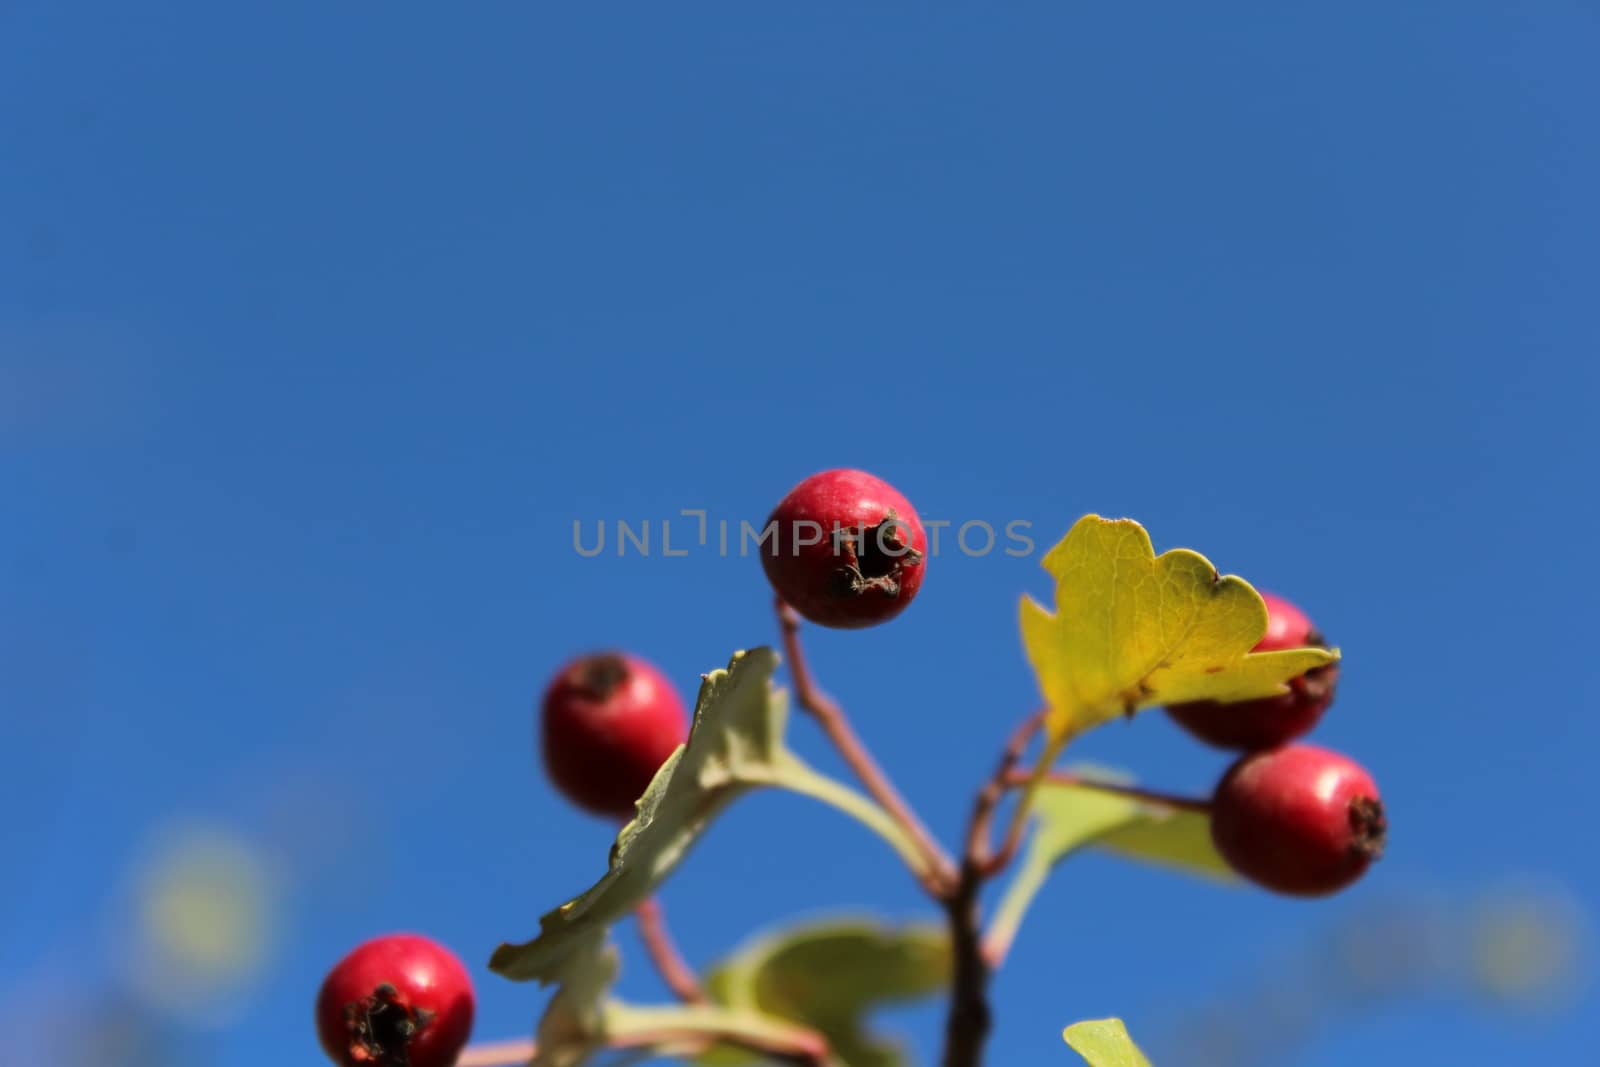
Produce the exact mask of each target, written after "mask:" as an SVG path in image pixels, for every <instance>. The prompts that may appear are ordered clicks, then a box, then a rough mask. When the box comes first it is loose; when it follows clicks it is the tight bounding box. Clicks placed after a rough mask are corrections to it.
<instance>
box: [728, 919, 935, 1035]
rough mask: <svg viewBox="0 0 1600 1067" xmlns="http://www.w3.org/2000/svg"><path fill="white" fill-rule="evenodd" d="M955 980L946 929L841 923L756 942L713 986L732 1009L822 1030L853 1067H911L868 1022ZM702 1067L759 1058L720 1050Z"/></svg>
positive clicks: (808, 927) (733, 958)
mask: <svg viewBox="0 0 1600 1067" xmlns="http://www.w3.org/2000/svg"><path fill="white" fill-rule="evenodd" d="M949 976H950V948H949V939H948V938H947V937H946V935H945V933H944V931H943V929H942V928H941V927H937V926H926V925H915V926H904V927H900V928H891V927H885V926H882V925H880V924H877V923H873V922H871V921H867V920H851V919H841V920H827V921H822V922H815V923H808V924H806V925H804V926H799V927H795V928H793V929H789V930H783V931H779V932H777V933H773V934H768V935H765V936H763V937H760V938H758V939H756V940H755V941H752V942H750V943H749V944H747V945H745V946H743V947H741V948H740V949H738V950H737V951H736V952H735V953H734V954H733V955H732V956H730V957H729V958H728V959H726V960H724V961H723V962H722V963H721V964H719V965H718V966H717V967H715V968H714V969H713V970H712V972H711V973H710V975H709V976H708V978H707V986H706V988H707V990H708V992H710V994H711V995H712V997H713V998H715V999H716V1000H718V1001H719V1002H721V1003H724V1004H727V1005H729V1006H730V1007H742V1008H748V1009H753V1010H756V1011H759V1012H762V1013H764V1014H766V1015H770V1016H777V1017H778V1018H781V1019H787V1020H790V1021H792V1022H795V1023H800V1024H804V1025H806V1026H809V1027H811V1028H813V1029H816V1030H820V1031H821V1032H822V1034H823V1035H824V1036H825V1037H827V1039H828V1042H829V1045H830V1047H831V1049H832V1051H833V1053H834V1055H835V1056H837V1057H838V1058H839V1059H840V1060H841V1061H843V1062H844V1063H847V1064H849V1065H850V1067H903V1065H904V1064H906V1063H907V1062H908V1060H907V1054H906V1052H905V1049H904V1048H903V1046H902V1045H901V1044H900V1042H898V1041H895V1040H892V1039H887V1038H884V1037H882V1036H880V1035H877V1034H874V1033H872V1032H871V1031H870V1030H869V1029H868V1028H867V1017H868V1016H869V1015H870V1013H871V1012H872V1011H873V1009H875V1008H877V1007H879V1006H880V1005H883V1004H887V1003H891V1002H895V1001H908V1000H916V999H919V998H921V997H926V996H930V995H932V994H934V993H937V992H939V991H941V990H942V989H943V988H944V987H945V985H946V984H947V983H948V981H949ZM700 1062H701V1063H703V1064H708V1065H710V1064H715V1065H718V1067H731V1065H734V1064H748V1063H754V1062H757V1061H756V1060H755V1059H754V1058H753V1057H751V1056H749V1055H747V1054H745V1053H743V1052H740V1051H738V1050H733V1049H727V1048H717V1049H714V1050H712V1051H711V1052H708V1053H707V1054H706V1055H704V1056H702V1057H701V1058H700Z"/></svg>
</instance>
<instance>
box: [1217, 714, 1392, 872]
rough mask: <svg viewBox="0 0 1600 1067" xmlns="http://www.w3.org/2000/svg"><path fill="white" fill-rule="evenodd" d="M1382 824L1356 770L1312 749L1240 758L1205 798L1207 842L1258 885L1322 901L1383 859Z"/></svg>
mask: <svg viewBox="0 0 1600 1067" xmlns="http://www.w3.org/2000/svg"><path fill="white" fill-rule="evenodd" d="M1387 835H1388V822H1387V820H1386V819H1385V817H1384V813H1383V801H1382V799H1381V798H1380V797H1379V796H1378V787H1377V784H1376V783H1375V782H1373V780H1372V776H1371V775H1369V774H1368V773H1367V772H1366V770H1365V769H1363V768H1362V767H1361V765H1360V764H1358V763H1356V762H1355V761H1353V760H1351V759H1349V758H1347V757H1345V756H1342V755H1340V754H1339V753H1337V752H1330V751H1329V750H1327V749H1324V748H1317V747H1316V746H1314V745H1289V746H1287V747H1285V748H1279V749H1272V750H1270V751H1266V752H1254V753H1251V754H1250V755H1247V756H1243V757H1241V758H1240V759H1239V760H1238V761H1237V762H1236V763H1234V765H1233V766H1232V767H1230V768H1228V771H1227V773H1226V774H1224V775H1223V776H1222V781H1221V782H1219V783H1218V785H1217V789H1216V792H1215V794H1214V795H1213V796H1212V798H1211V840H1212V841H1213V842H1214V843H1215V844H1216V846H1217V851H1218V852H1220V853H1221V854H1222V857H1223V858H1224V859H1225V860H1227V861H1228V865H1229V866H1230V867H1232V868H1233V869H1234V870H1235V871H1237V872H1238V873H1239V874H1241V875H1243V876H1244V877H1246V878H1248V879H1250V880H1251V881H1252V882H1255V883H1256V884H1258V885H1261V886H1264V887H1265V888H1267V889H1272V890H1275V891H1277V892H1279V893H1288V894H1291V895H1294V896H1322V895H1324V894H1327V893H1332V892H1335V891H1336V890H1339V889H1343V888H1344V887H1345V886H1347V885H1349V884H1350V883H1352V882H1354V881H1355V880H1356V879H1357V878H1360V877H1361V875H1362V874H1363V873H1365V872H1366V869H1367V868H1368V867H1369V866H1371V865H1372V862H1373V861H1374V860H1376V859H1377V858H1378V857H1379V856H1381V855H1382V854H1383V846H1384V841H1385V839H1386V837H1387Z"/></svg>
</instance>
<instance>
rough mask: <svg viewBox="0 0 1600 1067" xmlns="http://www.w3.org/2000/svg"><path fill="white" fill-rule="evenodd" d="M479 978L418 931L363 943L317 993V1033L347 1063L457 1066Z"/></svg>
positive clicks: (349, 1066)
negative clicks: (474, 976)
mask: <svg viewBox="0 0 1600 1067" xmlns="http://www.w3.org/2000/svg"><path fill="white" fill-rule="evenodd" d="M473 1007H474V998H473V993H472V979H471V978H469V977H468V976H467V971H466V968H464V967H463V966H461V961H460V960H458V959H456V957H455V956H453V955H451V953H450V952H449V950H448V949H445V948H444V947H443V946H441V945H439V944H438V943H437V942H435V941H430V940H429V939H428V938H426V937H418V936H416V935H415V934H392V935H390V936H388V937H379V938H374V939H373V940H371V941H368V942H367V943H366V944H364V945H361V946H359V947H358V948H356V949H355V951H353V952H351V953H350V954H349V955H348V956H346V957H345V958H344V959H342V960H340V961H339V962H338V963H337V964H336V965H335V966H334V968H333V970H331V971H329V972H328V977H327V978H326V979H324V980H323V983H322V991H321V992H320V993H319V994H318V995H317V1035H318V1037H320V1038H321V1040H322V1048H323V1051H325V1052H326V1053H327V1054H328V1057H329V1058H330V1059H332V1060H333V1062H334V1063H337V1064H340V1065H341V1067H450V1065H451V1064H453V1063H455V1062H456V1057H457V1056H459V1055H460V1054H461V1050H462V1048H464V1047H465V1046H466V1043H467V1038H468V1037H469V1036H470V1035H471V1033H472V1013H473Z"/></svg>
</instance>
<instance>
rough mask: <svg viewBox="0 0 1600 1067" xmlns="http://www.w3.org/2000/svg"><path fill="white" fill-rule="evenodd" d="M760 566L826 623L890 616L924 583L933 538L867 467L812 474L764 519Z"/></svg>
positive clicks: (801, 608) (786, 596) (786, 594)
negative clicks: (861, 469)
mask: <svg viewBox="0 0 1600 1067" xmlns="http://www.w3.org/2000/svg"><path fill="white" fill-rule="evenodd" d="M768 531H770V539H769V540H767V541H765V542H764V543H763V545H762V547H761V566H762V567H763V568H764V569H765V570H766V572H767V580H768V581H769V582H771V583H772V587H773V589H774V590H776V591H777V593H778V595H779V596H780V597H782V598H783V600H784V601H785V602H786V603H788V604H789V606H790V607H792V608H794V609H795V610H796V611H798V612H799V613H800V614H801V615H803V616H805V617H806V618H807V619H810V620H811V621H812V622H814V623H818V624H819V625H822V626H832V627H837V628H840V629H859V628H861V627H865V626H875V625H877V624H878V623H880V622H887V621H888V620H889V619H892V618H894V617H895V616H896V615H898V614H900V612H902V611H904V610H905V609H906V606H907V605H908V604H910V603H911V601H912V599H913V598H914V597H916V595H917V590H918V589H920V588H921V587H922V576H923V572H924V571H926V569H927V553H928V541H927V535H926V534H925V533H924V532H923V529H922V520H921V519H920V518H918V517H917V512H916V509H915V508H913V507H912V506H911V503H910V501H908V500H907V499H906V498H905V497H903V496H901V495H900V493H899V492H898V491H896V490H895V488H894V486H892V485H890V484H889V483H888V482H886V481H884V480H883V479H882V478H877V477H874V476H873V475H871V474H868V473H867V472H866V471H859V470H848V469H839V470H827V471H822V472H821V473H818V474H813V475H812V476H811V477H809V478H807V479H806V480H805V481H803V482H801V483H800V484H799V485H797V486H795V487H794V488H793V489H791V490H789V493H788V495H787V496H785V497H784V498H783V499H782V500H780V501H779V502H778V506H777V507H776V508H774V509H773V511H772V514H771V515H770V516H769V517H768V519H767V529H766V530H765V531H763V536H764V537H766V536H767V534H768Z"/></svg>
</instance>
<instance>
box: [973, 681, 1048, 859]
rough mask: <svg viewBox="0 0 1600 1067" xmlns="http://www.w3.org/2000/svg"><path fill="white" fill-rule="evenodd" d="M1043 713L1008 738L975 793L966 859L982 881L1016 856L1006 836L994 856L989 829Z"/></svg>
mask: <svg viewBox="0 0 1600 1067" xmlns="http://www.w3.org/2000/svg"><path fill="white" fill-rule="evenodd" d="M1045 714H1046V711H1045V710H1043V709H1041V710H1039V711H1036V712H1034V713H1033V714H1032V715H1029V716H1028V717H1027V718H1026V719H1024V720H1023V721H1022V722H1021V724H1019V725H1018V726H1017V728H1016V730H1014V731H1013V732H1012V734H1011V739H1010V740H1009V741H1007V742H1006V747H1005V749H1004V751H1002V752H1001V753H1000V765H999V766H998V767H996V768H995V772H994V774H993V775H992V776H990V778H989V780H988V781H987V782H985V783H984V786H983V788H982V789H981V790H979V791H978V799H977V800H976V802H974V804H973V807H972V819H971V821H970V822H969V823H968V824H967V849H966V857H967V859H968V860H969V861H971V862H972V863H974V864H976V865H977V867H978V870H979V872H980V874H981V875H982V877H984V878H992V877H994V876H995V875H996V874H998V873H999V872H1000V871H1001V870H1002V869H1003V868H1004V867H1005V865H1006V864H1007V863H1009V862H1011V857H1012V856H1013V855H1014V854H1015V853H1016V850H1017V842H1016V841H1013V840H1012V839H1011V837H1010V835H1007V838H1006V841H1005V842H1004V843H1003V844H1002V845H1001V846H1000V850H999V851H998V852H994V851H992V850H991V847H990V840H989V835H990V827H991V826H992V825H993V823H994V813H995V809H997V808H998V807H999V806H1000V801H1001V800H1002V799H1004V797H1005V795H1006V790H1007V788H1008V783H1009V782H1010V779H1011V776H1012V775H1013V774H1015V773H1016V768H1017V764H1018V763H1020V762H1022V754H1023V753H1024V752H1026V751H1027V750H1028V742H1030V741H1032V740H1033V735H1034V734H1036V733H1038V732H1039V730H1040V728H1042V727H1043V726H1044V719H1045Z"/></svg>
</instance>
